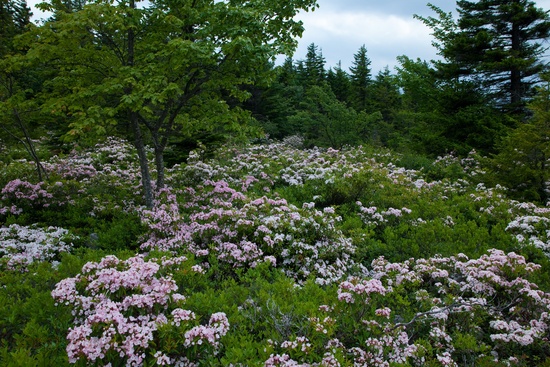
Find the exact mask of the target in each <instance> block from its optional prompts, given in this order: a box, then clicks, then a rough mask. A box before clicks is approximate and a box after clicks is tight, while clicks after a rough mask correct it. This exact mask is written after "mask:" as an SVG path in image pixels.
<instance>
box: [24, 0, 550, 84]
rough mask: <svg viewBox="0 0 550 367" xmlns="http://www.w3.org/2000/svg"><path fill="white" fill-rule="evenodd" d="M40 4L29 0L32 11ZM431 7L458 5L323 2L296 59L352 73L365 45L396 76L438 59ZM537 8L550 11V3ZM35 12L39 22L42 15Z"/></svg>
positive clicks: (402, 0)
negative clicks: (312, 48) (310, 54)
mask: <svg viewBox="0 0 550 367" xmlns="http://www.w3.org/2000/svg"><path fill="white" fill-rule="evenodd" d="M40 1H41V0H27V2H28V4H29V6H31V7H32V5H33V4H34V3H37V2H40ZM428 2H430V3H432V4H433V5H435V6H437V7H439V8H441V9H442V10H443V11H445V12H451V11H455V8H456V1H455V0H318V4H319V8H318V9H316V10H315V11H313V12H308V13H306V12H303V13H300V14H299V15H298V19H300V20H302V21H303V23H304V28H305V31H304V34H303V35H302V38H301V39H300V40H299V45H298V49H297V50H296V53H295V54H294V59H295V60H302V59H304V58H305V55H306V51H307V47H308V46H309V45H310V44H311V43H314V44H315V45H317V46H318V48H319V50H320V51H321V52H322V54H323V56H324V58H325V60H326V65H325V66H326V68H327V69H328V68H331V67H334V66H336V65H337V64H338V63H339V62H341V65H342V68H343V69H344V70H346V71H347V70H349V67H350V66H351V65H352V63H353V55H354V54H356V53H357V51H358V50H359V48H360V47H361V46H362V45H365V47H366V48H367V57H368V58H369V59H370V61H371V69H372V73H373V75H376V74H377V73H378V71H380V70H383V69H384V68H385V67H388V68H389V69H390V71H394V68H395V66H396V65H398V63H397V60H396V58H397V57H398V56H400V55H406V56H408V57H410V58H412V59H415V60H416V59H417V58H420V59H421V60H426V61H430V60H433V59H436V58H437V52H436V50H435V48H434V47H433V46H432V41H433V37H432V36H431V35H430V33H431V30H430V29H429V28H428V27H426V26H425V25H424V24H423V23H422V22H421V21H420V20H418V19H414V18H413V15H414V14H418V15H420V16H424V17H428V16H435V14H434V13H433V12H432V10H431V9H430V8H428V6H427V4H428ZM535 3H536V4H537V6H538V7H539V8H542V9H544V10H550V0H537V1H535ZM33 11H34V13H35V18H37V19H39V18H40V17H41V16H40V14H38V11H36V10H34V9H33ZM549 46H550V45H549Z"/></svg>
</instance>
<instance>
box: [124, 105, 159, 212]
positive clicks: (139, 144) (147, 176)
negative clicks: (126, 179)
mask: <svg viewBox="0 0 550 367" xmlns="http://www.w3.org/2000/svg"><path fill="white" fill-rule="evenodd" d="M129 115H130V116H129V118H130V123H131V125H132V129H133V131H134V144H135V146H136V149H137V153H138V157H139V168H140V170H141V184H142V185H143V193H144V196H145V205H146V206H147V207H148V208H152V207H153V203H154V202H153V198H154V195H153V185H151V173H150V172H149V162H148V161H147V152H146V150H145V143H144V142H143V134H142V133H141V128H140V126H139V121H138V117H137V113H135V112H130V113H129Z"/></svg>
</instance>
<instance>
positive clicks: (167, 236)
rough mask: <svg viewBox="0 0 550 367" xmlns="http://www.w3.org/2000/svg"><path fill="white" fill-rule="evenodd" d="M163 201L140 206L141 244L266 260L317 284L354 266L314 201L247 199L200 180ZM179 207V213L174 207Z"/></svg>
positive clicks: (238, 263)
mask: <svg viewBox="0 0 550 367" xmlns="http://www.w3.org/2000/svg"><path fill="white" fill-rule="evenodd" d="M165 193H166V195H165V196H164V202H162V203H161V204H159V205H158V206H157V207H156V208H155V209H154V210H152V211H148V210H146V211H143V218H144V221H145V222H146V223H147V225H148V226H149V228H150V229H151V232H150V236H149V238H148V239H147V241H145V242H144V243H143V244H142V249H144V250H151V249H158V250H163V251H166V250H174V251H184V252H185V251H189V252H191V253H193V254H194V255H195V256H196V257H198V258H204V259H207V257H208V256H209V255H213V256H215V258H216V259H217V260H218V261H219V262H221V263H225V264H228V265H230V266H231V267H233V268H235V267H248V266H255V265H256V264H257V263H258V262H264V261H267V262H269V263H271V265H273V266H281V267H282V269H283V270H284V271H285V273H286V274H287V275H289V276H291V277H293V278H296V279H299V280H305V279H306V278H307V277H308V276H310V275H312V276H314V277H316V279H317V282H319V283H330V282H334V281H337V280H339V279H341V278H342V277H343V276H344V275H345V274H347V273H348V272H349V271H351V270H352V268H353V267H354V266H355V264H354V262H353V260H352V258H351V257H352V254H353V252H354V247H353V246H352V244H351V241H350V239H348V238H346V237H345V236H344V235H343V234H342V232H341V231H339V230H337V228H336V224H337V222H338V221H339V220H340V218H339V217H338V216H336V214H335V212H334V210H333V209H332V208H325V209H324V210H323V211H320V210H316V209H315V204H314V203H306V204H304V206H303V207H302V208H301V209H299V208H297V207H296V206H294V205H291V204H289V203H287V201H286V200H284V199H270V198H268V197H266V196H263V197H260V198H257V199H252V198H249V197H248V196H246V195H245V194H243V193H242V192H239V191H237V190H235V189H233V188H231V187H230V186H229V185H228V184H227V183H226V182H224V181H218V182H212V181H206V182H205V183H204V185H201V186H198V187H197V188H196V189H192V188H188V189H186V191H185V192H183V193H181V194H180V197H179V200H181V201H182V202H183V203H184V205H183V207H182V208H181V209H180V205H178V203H177V200H178V199H177V198H176V195H174V194H170V193H169V192H167V191H165ZM180 211H181V212H180Z"/></svg>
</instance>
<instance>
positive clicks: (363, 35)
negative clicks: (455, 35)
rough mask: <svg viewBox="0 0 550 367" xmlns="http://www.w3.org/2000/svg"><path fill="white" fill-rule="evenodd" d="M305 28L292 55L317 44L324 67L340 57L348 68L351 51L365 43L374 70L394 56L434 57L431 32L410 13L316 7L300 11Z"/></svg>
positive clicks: (351, 56)
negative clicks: (319, 8)
mask: <svg viewBox="0 0 550 367" xmlns="http://www.w3.org/2000/svg"><path fill="white" fill-rule="evenodd" d="M299 19H300V20H302V21H303V22H304V27H305V32H304V34H303V37H302V39H301V40H300V44H299V47H298V50H297V52H296V54H295V56H296V57H295V58H297V59H302V58H303V57H304V55H305V52H306V48H307V46H308V45H309V44H311V43H315V44H316V45H317V46H319V47H320V48H321V49H322V51H323V55H324V56H325V58H326V61H327V67H333V66H336V64H337V63H338V61H342V67H343V68H344V69H347V68H349V66H351V63H352V61H353V55H354V54H355V53H357V51H358V50H359V48H360V47H361V46H362V45H365V46H366V47H367V56H368V57H369V59H370V60H371V62H372V64H371V67H372V69H373V71H374V72H375V73H376V72H377V71H378V70H381V69H383V68H384V67H385V66H387V65H389V66H390V67H393V66H394V65H395V63H396V57H397V56H400V55H407V56H409V57H412V58H416V57H420V58H422V59H428V60H429V59H431V58H434V53H435V50H434V49H433V47H432V46H431V41H432V36H431V35H430V30H429V29H428V28H427V27H426V26H424V24H423V23H422V22H420V21H418V20H416V19H413V18H412V16H409V17H403V16H399V15H396V14H389V13H382V12H365V11H356V12H352V11H347V10H346V11H335V10H331V11H320V10H318V11H315V12H311V13H304V14H301V15H300V17H299Z"/></svg>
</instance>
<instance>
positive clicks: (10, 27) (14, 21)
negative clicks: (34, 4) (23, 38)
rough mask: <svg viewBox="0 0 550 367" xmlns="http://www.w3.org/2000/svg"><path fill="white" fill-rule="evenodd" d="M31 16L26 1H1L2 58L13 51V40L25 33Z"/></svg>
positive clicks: (0, 41)
mask: <svg viewBox="0 0 550 367" xmlns="http://www.w3.org/2000/svg"><path fill="white" fill-rule="evenodd" d="M31 16H32V13H31V9H30V8H29V7H28V6H27V3H26V2H25V0H0V58H1V57H3V56H4V55H6V54H7V53H9V52H11V51H12V47H13V46H12V45H13V38H14V37H15V36H16V35H18V34H21V33H23V32H24V30H25V28H26V26H27V25H28V24H29V23H30V19H31Z"/></svg>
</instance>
